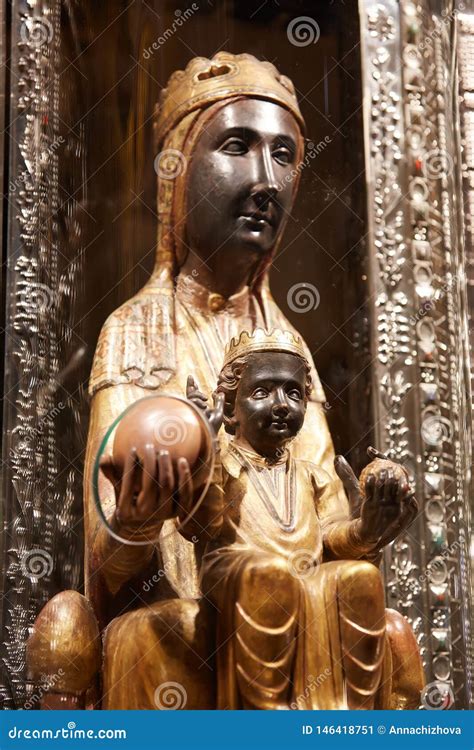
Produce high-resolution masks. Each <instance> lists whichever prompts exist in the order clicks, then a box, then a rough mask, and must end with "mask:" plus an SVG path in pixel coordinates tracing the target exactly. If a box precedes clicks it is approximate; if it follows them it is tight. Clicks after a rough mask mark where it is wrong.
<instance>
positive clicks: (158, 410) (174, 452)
mask: <svg viewBox="0 0 474 750" xmlns="http://www.w3.org/2000/svg"><path fill="white" fill-rule="evenodd" d="M203 419H204V418H203V417H201V416H200V415H199V414H198V412H197V411H196V409H195V408H194V407H193V406H191V404H189V403H186V402H185V401H181V400H180V399H178V398H173V397H172V396H154V397H152V398H143V399H141V400H140V401H137V403H136V404H134V405H133V406H132V407H131V408H130V409H128V411H127V412H126V413H125V415H124V416H123V418H122V419H121V420H120V422H119V424H118V427H117V429H116V432H115V437H114V446H113V460H114V464H115V466H116V468H117V469H119V470H121V471H123V468H124V466H125V459H126V457H127V455H129V454H130V451H131V450H132V448H135V450H136V452H137V457H138V458H139V459H142V457H143V455H144V453H145V446H146V445H148V444H152V445H153V446H154V447H155V451H156V453H158V451H160V450H167V451H169V454H170V456H171V459H172V460H173V464H175V463H176V461H177V459H178V458H180V457H184V458H186V459H187V461H188V463H189V466H190V467H191V469H193V467H194V466H195V465H196V462H197V459H198V457H199V454H200V452H201V450H202V448H203V446H204V444H205V441H206V431H205V427H204V424H203Z"/></svg>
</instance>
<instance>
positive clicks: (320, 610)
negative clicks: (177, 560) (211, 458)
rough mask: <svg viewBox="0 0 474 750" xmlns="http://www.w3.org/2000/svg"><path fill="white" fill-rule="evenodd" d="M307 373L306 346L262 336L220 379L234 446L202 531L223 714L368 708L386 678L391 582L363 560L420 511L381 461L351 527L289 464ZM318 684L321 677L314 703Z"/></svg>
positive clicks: (324, 490) (297, 462) (314, 472)
mask: <svg viewBox="0 0 474 750" xmlns="http://www.w3.org/2000/svg"><path fill="white" fill-rule="evenodd" d="M310 372H311V368H310V363H309V362H308V360H307V359H306V355H305V352H304V349H303V346H302V344H301V340H300V339H297V338H295V337H294V336H293V335H292V334H291V333H289V332H286V331H285V332H282V331H278V330H274V331H272V332H270V333H266V332H265V331H263V330H261V329H257V330H256V331H255V332H254V333H253V334H252V335H249V334H248V333H246V332H242V333H241V335H240V336H239V337H238V338H236V339H233V340H232V341H231V343H230V345H229V348H228V350H227V353H226V357H225V361H224V366H223V369H222V371H221V373H220V375H219V379H218V385H217V389H216V394H217V395H219V396H224V398H225V407H224V412H225V417H224V418H225V426H226V430H227V432H229V433H230V434H232V435H234V436H235V437H234V439H233V440H231V442H230V443H229V445H228V447H227V448H226V449H225V450H224V451H223V452H222V456H221V460H220V462H219V464H220V465H219V466H218V468H217V470H216V472H215V478H214V483H213V485H211V488H210V490H209V492H208V495H209V499H208V498H205V500H204V504H203V505H202V506H200V507H199V508H198V515H199V514H201V518H200V519H199V521H200V523H198V524H197V525H196V522H195V523H194V528H195V529H196V530H197V528H198V527H199V528H202V529H205V533H206V534H207V535H209V536H210V537H211V540H210V542H209V543H208V545H207V547H206V552H205V554H204V557H203V561H202V570H201V587H202V592H203V595H204V597H206V598H208V599H209V601H210V602H211V603H212V604H213V605H214V607H215V609H216V616H217V620H218V622H217V630H216V632H217V643H216V650H217V681H218V694H217V707H218V708H221V709H236V708H250V709H279V708H283V709H287V708H289V707H290V706H295V707H297V708H307V709H311V708H326V709H328V708H329V709H335V708H350V709H373V708H374V707H376V706H378V707H381V706H382V705H383V685H384V682H385V681H386V680H387V679H390V678H389V675H388V674H387V672H388V671H389V670H390V664H389V662H388V649H386V648H385V610H384V595H383V588H382V581H381V578H380V573H379V571H378V569H377V568H376V567H375V566H374V565H372V564H371V563H369V562H366V561H362V560H361V557H363V556H364V555H366V554H370V553H374V552H378V551H379V550H380V541H381V540H382V538H383V539H384V540H389V541H391V540H392V539H394V538H395V537H397V536H398V534H399V533H400V532H401V531H402V530H403V529H404V528H405V527H406V525H408V523H409V522H410V521H411V520H412V518H413V517H414V514H415V513H416V510H417V506H416V501H415V500H414V497H413V493H412V492H411V490H410V487H409V483H408V476H407V474H406V472H405V471H404V470H403V469H402V467H400V466H399V465H398V464H395V463H393V462H391V461H388V460H380V458H377V459H376V460H375V461H373V462H372V463H371V464H369V466H368V467H367V469H366V470H365V472H364V479H363V482H362V483H361V487H362V491H363V495H364V497H363V500H362V504H361V513H360V518H357V519H352V520H351V519H348V517H347V515H346V514H345V512H344V503H343V502H341V497H340V489H339V487H338V486H337V485H335V483H334V481H333V480H332V479H331V477H330V476H329V475H328V474H326V472H325V471H324V470H322V469H321V468H320V467H318V466H316V465H315V464H313V463H311V462H309V461H305V460H302V459H299V458H295V457H294V456H293V451H292V442H293V441H294V438H295V437H296V435H297V434H298V432H299V431H300V430H301V428H302V426H303V424H304V417H305V412H306V406H307V403H308V398H309V396H310V393H311V374H310ZM221 413H223V411H222V406H221V404H219V406H218V408H217V409H216V411H214V412H211V414H212V416H213V418H214V426H216V425H218V423H219V421H220V414H221ZM216 414H217V417H216ZM210 530H211V531H210ZM197 533H198V532H197ZM323 558H325V559H326V560H330V562H323ZM384 670H385V673H386V674H385V676H384V675H383V672H384ZM311 674H312V675H323V676H324V677H325V679H323V680H322V681H320V684H319V685H318V689H317V690H315V691H314V692H311V691H310V692H309V693H308V689H307V688H308V683H309V679H308V675H311Z"/></svg>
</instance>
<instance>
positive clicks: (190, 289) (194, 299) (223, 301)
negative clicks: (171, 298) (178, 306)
mask: <svg viewBox="0 0 474 750" xmlns="http://www.w3.org/2000/svg"><path fill="white" fill-rule="evenodd" d="M176 296H177V297H178V299H179V300H180V302H181V303H182V304H183V305H189V306H191V307H194V308H195V309H197V310H199V311H200V312H203V313H211V314H213V315H215V314H216V313H220V312H225V313H227V314H229V315H233V316H238V317H240V316H243V315H249V314H250V288H249V287H248V286H246V287H244V289H242V290H241V291H240V292H237V294H233V295H232V296H231V297H223V296H222V294H217V293H216V292H210V291H209V289H207V288H206V287H205V286H203V285H202V284H199V283H198V282H197V281H196V279H195V278H193V276H192V275H191V274H187V275H185V274H180V275H179V276H178V280H177V283H176Z"/></svg>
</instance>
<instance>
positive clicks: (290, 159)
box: [186, 99, 300, 262]
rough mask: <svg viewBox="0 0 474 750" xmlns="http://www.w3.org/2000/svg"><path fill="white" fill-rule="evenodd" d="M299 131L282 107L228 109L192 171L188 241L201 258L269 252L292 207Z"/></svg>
mask: <svg viewBox="0 0 474 750" xmlns="http://www.w3.org/2000/svg"><path fill="white" fill-rule="evenodd" d="M299 138H300V134H299V128H298V124H297V122H296V120H295V119H294V117H293V116H292V115H291V114H290V113H289V112H287V111H286V110H285V109H284V108H283V107H280V106H279V105H278V104H273V103H272V102H266V101H261V100H259V99H244V100H240V101H235V102H232V103H231V104H228V105H226V106H225V107H223V108H222V109H221V110H220V111H219V112H218V113H217V114H216V116H215V117H214V119H213V120H211V122H210V123H209V125H207V126H206V130H205V131H203V133H202V134H201V136H200V137H199V139H198V141H197V144H196V148H195V150H194V153H193V157H192V160H191V163H190V164H189V166H188V176H187V195H186V198H187V200H186V243H187V245H188V246H189V247H190V248H192V249H193V250H194V252H195V253H196V254H197V255H198V256H199V257H200V258H202V259H203V260H207V259H208V258H210V257H214V256H216V255H217V254H219V256H220V257H221V258H224V257H228V259H229V261H230V262H232V259H233V258H234V259H237V257H238V255H241V254H242V253H250V254H252V255H253V256H256V255H257V256H258V255H260V254H264V253H267V252H269V251H270V250H271V249H272V247H273V246H274V244H275V240H276V237H277V235H278V231H279V229H280V228H281V227H282V224H283V222H284V221H285V217H286V215H287V213H288V211H289V209H290V207H291V203H292V194H293V190H294V187H295V185H294V172H292V170H294V169H295V167H296V162H297V150H298V145H297V144H298V140H299Z"/></svg>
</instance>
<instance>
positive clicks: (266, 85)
mask: <svg viewBox="0 0 474 750" xmlns="http://www.w3.org/2000/svg"><path fill="white" fill-rule="evenodd" d="M234 96H250V97H254V98H258V99H266V100H269V101H272V102H275V103H276V104H280V105H282V106H283V107H286V109H288V110H289V111H290V112H291V113H292V114H293V115H294V116H295V117H296V119H297V121H298V122H299V123H300V126H301V127H302V129H304V120H303V117H302V115H301V112H300V108H299V106H298V101H297V99H296V94H295V87H294V86H293V83H292V82H291V81H290V79H289V78H287V77H286V76H284V75H281V74H280V73H279V72H278V70H277V69H276V68H275V66H274V65H273V64H272V63H270V62H266V61H262V60H257V58H256V57H254V56H253V55H249V54H247V53H244V54H242V55H233V54H232V53H230V52H218V53H217V54H216V55H214V57H213V58H212V59H207V58H205V57H195V58H194V59H193V60H191V62H190V63H189V64H188V65H187V66H186V68H185V70H177V71H175V72H174V73H173V74H172V75H171V77H170V79H169V81H168V83H167V86H166V88H165V89H163V90H162V91H161V94H160V100H159V103H158V104H157V105H156V110H155V117H156V120H155V133H156V142H157V144H158V147H159V146H160V144H161V143H162V141H163V139H164V138H165V136H166V135H167V133H169V131H170V130H171V129H172V128H173V127H174V126H175V125H176V124H177V123H178V122H179V120H181V119H182V118H183V117H184V116H185V115H186V114H188V113H189V112H192V111H194V110H196V109H200V108H201V107H204V106H208V105H210V104H213V103H214V102H217V101H220V100H221V99H227V98H228V97H234Z"/></svg>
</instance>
